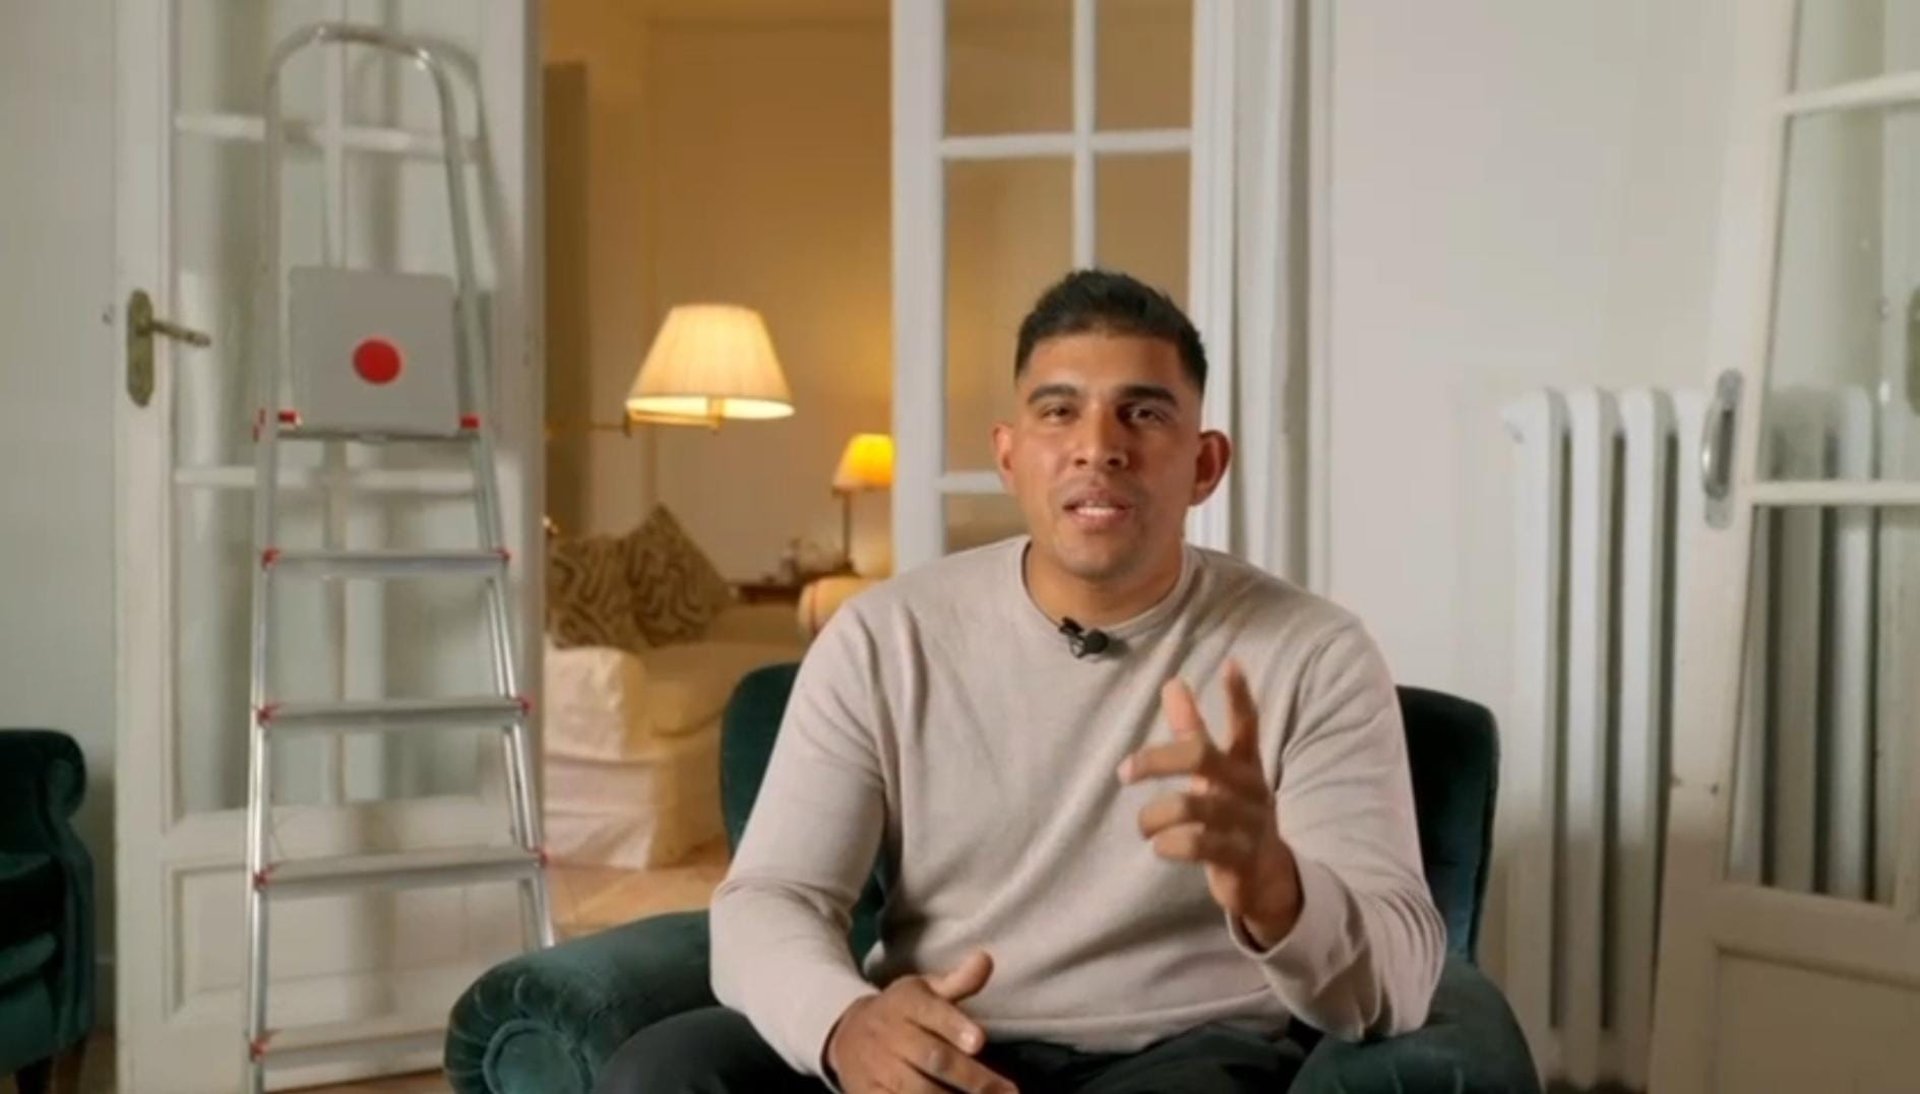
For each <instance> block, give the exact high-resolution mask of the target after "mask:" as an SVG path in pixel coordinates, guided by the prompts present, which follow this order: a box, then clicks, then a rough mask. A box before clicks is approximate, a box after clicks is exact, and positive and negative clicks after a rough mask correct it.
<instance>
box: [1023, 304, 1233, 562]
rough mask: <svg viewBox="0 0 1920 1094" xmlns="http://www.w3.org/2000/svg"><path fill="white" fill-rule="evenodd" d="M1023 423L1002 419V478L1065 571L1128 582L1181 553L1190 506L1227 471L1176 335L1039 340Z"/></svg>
mask: <svg viewBox="0 0 1920 1094" xmlns="http://www.w3.org/2000/svg"><path fill="white" fill-rule="evenodd" d="M1014 396H1015V401H1016V402H1017V404H1018V405H1017V406H1016V408H1015V412H1014V417H1013V420H1012V421H1011V422H1010V423H1002V424H1000V425H997V426H995V427H994V431H993V445H994V452H995V455H996V457H997V462H998V464H999V469H1000V477H1001V480H1002V481H1003V482H1005V483H1006V486H1007V489H1008V490H1009V491H1011V492H1012V493H1013V495H1014V497H1015V498H1016V499H1017V500H1018V501H1019V503H1020V508H1021V511H1022V512H1023V513H1024V514H1025V516H1026V520H1027V528H1028V531H1029V532H1030V533H1031V534H1032V536H1033V545H1034V548H1035V549H1036V551H1037V552H1039V553H1040V554H1041V556H1042V559H1041V560H1042V561H1045V562H1049V563H1051V564H1053V565H1054V566H1056V567H1058V568H1059V569H1062V570H1065V571H1066V572H1067V573H1070V574H1072V575H1073V576H1075V577H1077V578H1080V579H1081V580H1083V581H1088V582H1094V583H1107V582H1124V581H1126V580H1128V579H1130V578H1136V577H1139V576H1141V575H1142V574H1143V573H1148V572H1152V571H1154V570H1155V569H1157V568H1158V567H1162V566H1167V565H1172V564H1173V560H1174V559H1177V558H1178V557H1179V550H1180V543H1181V542H1182V540H1183V539H1184V529H1185V525H1186V513H1187V509H1188V507H1189V506H1192V505H1196V504H1198V503H1200V502H1202V501H1204V500H1206V498H1207V495H1209V494H1211V493H1213V489H1214V487H1215V486H1217V485H1219V482H1220V478H1221V476H1222V475H1223V474H1225V472H1226V468H1227V459H1228V454H1229V452H1228V445H1227V440H1226V438H1225V437H1224V436H1222V435H1221V434H1219V433H1211V432H1209V433H1202V432H1201V430H1200V391H1199V390H1198V389H1197V388H1196V387H1195V386H1194V384H1193V381H1192V380H1190V379H1188V378H1187V375H1186V373H1185V371H1184V370H1183V369H1182V368H1181V364H1180V351H1179V350H1178V349H1177V348H1176V347H1175V346H1174V344H1173V343H1172V342H1170V341H1167V340H1165V339H1160V338H1150V337H1144V336H1140V335H1131V334H1107V333H1104V332H1099V331H1093V332H1088V333H1084V334H1069V335H1060V336H1056V337H1053V338H1048V339H1046V340H1044V341H1042V342H1040V343H1039V344H1038V345H1036V346H1034V348H1033V352H1032V353H1031V354H1030V355H1029V356H1028V358H1027V367H1026V370H1025V372H1023V373H1022V374H1021V376H1020V378H1019V381H1018V383H1017V384H1016V385H1015V392H1014Z"/></svg>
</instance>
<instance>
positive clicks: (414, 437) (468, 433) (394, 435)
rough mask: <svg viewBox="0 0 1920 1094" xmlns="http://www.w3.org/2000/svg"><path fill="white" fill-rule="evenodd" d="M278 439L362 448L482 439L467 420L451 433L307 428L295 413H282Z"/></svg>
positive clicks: (476, 424) (477, 425)
mask: <svg viewBox="0 0 1920 1094" xmlns="http://www.w3.org/2000/svg"><path fill="white" fill-rule="evenodd" d="M274 428H275V432H274V436H275V437H278V438H279V439H280V440H283V441H356V442H359V443H360V444H386V443H389V442H392V441H400V442H403V443H408V444H422V443H433V442H436V441H437V442H441V443H445V444H468V443H471V442H473V441H477V440H479V439H480V422H479V420H478V419H475V418H467V419H464V420H463V421H461V422H460V424H459V425H458V426H456V427H454V428H450V429H380V430H358V429H347V428H342V427H329V426H318V425H307V424H305V423H302V422H301V421H300V420H299V416H298V415H296V414H294V413H292V412H291V411H284V410H283V411H281V412H280V414H279V415H278V417H277V418H276V419H275V422H274Z"/></svg>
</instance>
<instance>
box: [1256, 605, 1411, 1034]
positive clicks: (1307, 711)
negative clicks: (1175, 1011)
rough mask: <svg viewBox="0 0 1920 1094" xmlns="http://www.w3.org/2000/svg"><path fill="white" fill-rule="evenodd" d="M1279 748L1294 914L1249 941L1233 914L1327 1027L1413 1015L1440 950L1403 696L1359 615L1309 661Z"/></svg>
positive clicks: (1277, 986) (1292, 1006) (1279, 989)
mask: <svg viewBox="0 0 1920 1094" xmlns="http://www.w3.org/2000/svg"><path fill="white" fill-rule="evenodd" d="M1293 710H1294V717H1295V718H1296V722H1295V725H1294V726H1293V729H1292V732H1290V733H1288V734H1287V735H1286V740H1285V745H1284V747H1283V748H1282V750H1281V759H1280V771H1279V783H1278V787H1279V789H1278V790H1277V792H1276V794H1275V799H1276V811H1277V813H1278V814H1279V823H1280V835H1281V837H1282V838H1283V839H1285V840H1286V842H1287V845H1288V846H1289V847H1290V848H1292V850H1293V853H1294V857H1295V859H1296V860H1297V861H1298V863H1299V870H1300V888H1301V907H1300V918H1299V919H1298V920H1297V921H1296V922H1295V923H1294V925H1293V929H1292V930H1291V931H1290V932H1288V934H1287V936H1286V937H1285V938H1283V939H1281V940H1280V941H1279V942H1278V943H1277V944H1275V945H1274V946H1273V947H1271V948H1269V949H1266V950H1264V951H1263V950H1260V949H1258V948H1257V947H1256V946H1255V945H1254V943H1253V942H1252V940H1251V939H1250V938H1249V936H1248V935H1247V934H1246V932H1245V930H1244V928H1243V927H1242V926H1241V925H1240V924H1239V923H1237V922H1230V923H1229V928H1230V929H1231V930H1232V932H1233V937H1234V940H1235V942H1236V944H1237V945H1239V947H1240V948H1241V949H1242V951H1244V952H1245V953H1247V954H1248V955H1249V956H1250V957H1253V958H1254V959H1255V960H1257V961H1258V962H1259V963H1260V967H1261V969H1262V971H1263V972H1264V973H1265V974H1266V978H1267V982H1268V984H1269V985H1271V986H1272V988H1273V991H1274V993H1275V994H1276V995H1278V996H1279V997H1280V1000H1281V1002H1283V1003H1285V1004H1286V1006H1287V1008H1288V1009H1289V1010H1290V1011H1292V1012H1293V1013H1294V1014H1295V1015H1297V1016H1299V1017H1300V1018H1301V1019H1302V1020H1303V1021H1305V1022H1307V1023H1309V1024H1311V1025H1313V1026H1314V1027H1315V1028H1317V1029H1319V1030H1321V1031H1322V1032H1324V1033H1326V1034H1327V1035H1329V1036H1332V1037H1338V1038H1341V1039H1343V1040H1349V1041H1352V1040H1360V1039H1362V1038H1365V1037H1373V1036H1388V1035H1393V1034H1398V1033H1405V1032H1408V1031H1410V1030H1414V1029H1418V1028H1419V1027H1420V1026H1422V1025H1424V1024H1425V1023H1426V1019H1427V1009H1428V1006H1429V1004H1430V1003H1431V1002H1432V999H1433V992H1434V988H1435V986H1436V985H1437V984H1438V983H1439V979H1440V969H1441V966H1442V964H1443V963H1444V961H1445V958H1446V928H1445V925H1444V924H1443V923H1442V921H1441V919H1440V913H1439V911H1438V909H1436V908H1435V907H1434V904H1433V898H1432V895H1431V894H1430V893H1429V892H1428V891H1427V884H1426V878H1425V872H1424V870H1423V868H1422V866H1421V862H1420V833H1419V827H1418V823H1417V821H1416V819H1415V815H1414V809H1413V783H1412V777H1411V775H1410V774H1409V772H1408V769H1407V749H1406V738H1405V735H1404V730H1403V728H1402V723H1401V717H1400V704H1399V698H1398V696H1397V695H1396V693H1395V691H1394V687H1393V681H1392V678H1391V677H1390V675H1389V674H1388V671H1387V667H1386V663H1385V661H1384V660H1383V659H1382V658H1381V656H1380V653H1379V650H1378V649H1377V648H1376V647H1375V645H1374V643H1373V641H1372V639H1371V638H1370V637H1368V635H1367V634H1366V632H1365V631H1364V630H1363V629H1362V628H1361V627H1360V626H1358V625H1349V626H1347V627H1345V628H1344V629H1342V630H1341V631H1339V632H1337V633H1336V634H1335V635H1334V636H1333V637H1332V638H1331V639H1329V640H1328V641H1327V642H1326V644H1325V645H1323V646H1322V647H1321V649H1320V650H1319V652H1318V653H1317V654H1316V655H1315V656H1314V657H1313V659H1312V660H1311V661H1310V662H1309V663H1308V665H1307V667H1306V670H1305V674H1304V677H1303V679H1302V680H1301V683H1300V686H1299V691H1298V698H1297V704H1296V705H1295V707H1294V708H1293Z"/></svg>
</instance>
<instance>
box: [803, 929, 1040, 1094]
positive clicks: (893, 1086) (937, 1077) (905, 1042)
mask: <svg viewBox="0 0 1920 1094" xmlns="http://www.w3.org/2000/svg"><path fill="white" fill-rule="evenodd" d="M991 975H993V959H992V958H991V957H989V956H987V953H986V951H984V950H975V951H974V952H973V953H971V954H969V955H967V958H966V960H964V961H962V962H961V963H960V964H959V966H958V967H956V968H954V969H952V970H950V971H948V972H945V973H942V974H940V975H938V976H903V977H901V978H900V979H898V980H895V981H894V982H893V983H891V984H888V985H887V987H886V990H884V991H882V992H880V994H878V995H869V996H867V997H866V998H864V999H861V1000H859V1001H858V1002H855V1003H854V1004H853V1005H852V1006H850V1007H848V1008H847V1010H846V1013H845V1014H842V1015H841V1016H840V1021H839V1022H838V1023H836V1024H835V1025H834V1027H833V1032H832V1033H831V1034H829V1035H828V1036H827V1052H826V1056H827V1066H828V1067H829V1068H831V1069H832V1070H833V1075H834V1078H835V1079H836V1080H837V1081H838V1082H839V1084H840V1089H842V1090H844V1091H846V1092H847V1094H868V1092H870V1091H885V1092H887V1094H941V1092H942V1091H947V1090H964V1091H969V1092H973V1094H1013V1092H1014V1091H1015V1087H1014V1085H1013V1084H1012V1083H1010V1082H1008V1081H1007V1080H1006V1079H1004V1078H1002V1077H1001V1076H999V1075H996V1074H994V1073H993V1072H991V1071H989V1070H987V1068H986V1067H985V1066H983V1065H982V1064H981V1063H980V1062H979V1061H977V1060H975V1059H974V1058H973V1056H974V1054H975V1053H977V1052H979V1051H980V1049H981V1048H982V1047H983V1046H985V1044H986V1043H987V1038H986V1033H985V1031H983V1030H982V1029H981V1028H980V1026H979V1025H978V1024H976V1023H975V1022H974V1021H973V1019H971V1018H969V1017H967V1016H966V1014H965V1013H963V1012H962V1011H961V1010H960V1008H959V1006H958V1005H957V1004H958V1003H959V1002H960V1001H961V1000H963V999H966V998H969V997H970V996H973V995H975V994H977V993H978V992H979V991H980V989H981V988H984V987H986V986H987V978H988V977H989V976H991Z"/></svg>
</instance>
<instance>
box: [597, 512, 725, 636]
mask: <svg viewBox="0 0 1920 1094" xmlns="http://www.w3.org/2000/svg"><path fill="white" fill-rule="evenodd" d="M624 542H625V545H626V551H627V584H628V586H629V587H630V588H631V590H632V593H631V595H632V597H633V610H634V621H635V623H636V624H637V625H638V626H639V629H640V633H641V634H643V635H645V636H646V640H647V641H648V642H650V643H652V644H653V645H656V646H664V645H666V644H668V643H670V642H688V641H692V640H694V639H697V638H699V637H700V636H701V635H702V634H703V633H705V631H706V629H707V625H708V624H710V623H712V622H713V619H714V617H715V616H717V615H719V614H720V612H721V610H722V609H724V608H725V607H726V606H727V605H728V604H730V603H732V602H733V587H732V586H731V585H728V584H727V579H726V578H724V577H722V576H720V571H719V570H716V569H714V566H713V562H712V560H710V559H709V558H707V556H706V554H705V553H704V552H702V551H701V550H700V547H699V545H698V544H696V543H694V542H693V540H692V539H691V538H690V537H689V536H688V535H687V533H686V531H685V530H684V529H682V528H681V527H680V522H679V521H678V520H675V519H674V517H673V514H672V513H670V512H668V511H667V508H666V507H665V506H663V505H656V506H654V508H653V512H651V513H649V514H647V519H646V521H645V523H643V524H641V525H640V527H638V528H636V529H634V530H633V531H632V532H631V533H629V534H628V536H627V538H626V540H625V541H624Z"/></svg>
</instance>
